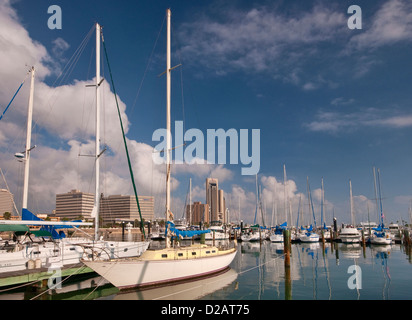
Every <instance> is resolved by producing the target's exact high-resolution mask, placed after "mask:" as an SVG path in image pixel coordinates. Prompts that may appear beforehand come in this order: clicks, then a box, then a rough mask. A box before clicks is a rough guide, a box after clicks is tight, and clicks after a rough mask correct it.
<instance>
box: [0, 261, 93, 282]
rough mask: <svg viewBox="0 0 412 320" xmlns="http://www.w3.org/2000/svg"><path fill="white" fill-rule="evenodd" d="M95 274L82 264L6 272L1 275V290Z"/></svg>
mask: <svg viewBox="0 0 412 320" xmlns="http://www.w3.org/2000/svg"><path fill="white" fill-rule="evenodd" d="M92 272H94V271H93V270H92V269H90V268H89V267H87V266H85V265H84V264H82V263H77V264H73V265H68V266H64V267H62V268H61V269H57V268H37V269H30V270H21V271H12V272H4V273H2V274H0V288H3V287H10V286H18V285H22V284H28V285H29V284H35V283H38V282H42V281H45V280H49V279H50V278H52V277H54V278H61V279H64V278H66V277H69V276H72V275H73V276H74V275H80V274H85V273H92Z"/></svg>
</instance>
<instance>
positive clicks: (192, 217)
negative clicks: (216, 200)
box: [186, 201, 210, 225]
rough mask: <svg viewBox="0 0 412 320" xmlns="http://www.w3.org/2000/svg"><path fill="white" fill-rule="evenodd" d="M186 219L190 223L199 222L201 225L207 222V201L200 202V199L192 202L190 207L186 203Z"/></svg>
mask: <svg viewBox="0 0 412 320" xmlns="http://www.w3.org/2000/svg"><path fill="white" fill-rule="evenodd" d="M190 209H191V210H190ZM190 211H191V214H190ZM186 220H187V221H190V224H191V225H199V224H200V222H201V223H202V224H203V225H205V224H209V223H210V220H209V205H208V204H207V203H201V202H200V201H198V202H194V203H193V204H192V208H190V205H187V206H186Z"/></svg>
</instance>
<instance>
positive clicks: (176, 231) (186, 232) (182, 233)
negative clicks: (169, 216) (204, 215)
mask: <svg viewBox="0 0 412 320" xmlns="http://www.w3.org/2000/svg"><path fill="white" fill-rule="evenodd" d="M168 226H169V230H170V232H173V233H174V234H175V235H176V236H178V237H193V236H196V235H200V234H204V233H210V230H209V229H208V230H180V229H176V228H175V224H174V223H173V222H170V221H167V223H166V234H167V228H168Z"/></svg>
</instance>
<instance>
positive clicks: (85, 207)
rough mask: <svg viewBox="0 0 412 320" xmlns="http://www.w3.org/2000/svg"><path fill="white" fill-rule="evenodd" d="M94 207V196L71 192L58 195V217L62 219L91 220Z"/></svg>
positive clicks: (76, 191)
mask: <svg viewBox="0 0 412 320" xmlns="http://www.w3.org/2000/svg"><path fill="white" fill-rule="evenodd" d="M93 205H94V194H93V193H87V192H81V191H79V190H71V191H70V192H68V193H62V194H56V216H58V217H60V218H62V219H70V220H72V219H79V218H80V217H82V218H83V219H90V218H91V213H92V210H93Z"/></svg>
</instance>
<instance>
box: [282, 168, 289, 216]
mask: <svg viewBox="0 0 412 320" xmlns="http://www.w3.org/2000/svg"><path fill="white" fill-rule="evenodd" d="M283 191H284V199H283V201H284V214H285V221H288V217H287V207H286V206H287V199H286V165H283Z"/></svg>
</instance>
